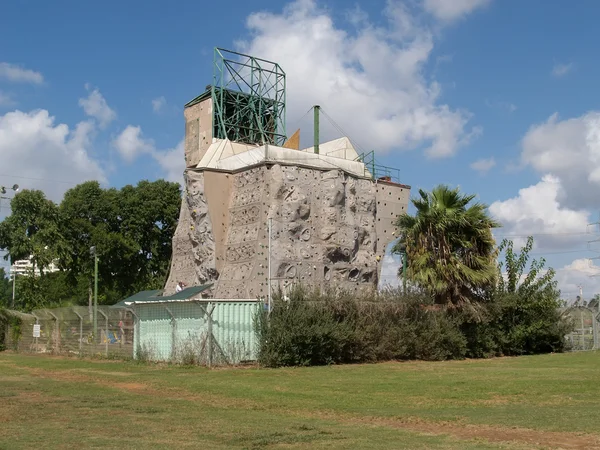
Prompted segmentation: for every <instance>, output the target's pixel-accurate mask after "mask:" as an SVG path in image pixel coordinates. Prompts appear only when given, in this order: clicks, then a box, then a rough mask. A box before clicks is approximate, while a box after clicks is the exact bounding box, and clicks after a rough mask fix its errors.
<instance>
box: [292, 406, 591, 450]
mask: <svg viewBox="0 0 600 450" xmlns="http://www.w3.org/2000/svg"><path fill="white" fill-rule="evenodd" d="M306 414H308V416H309V417H313V418H315V417H318V418H321V419H324V420H333V421H336V422H341V423H346V424H352V425H362V426H374V427H390V428H396V429H402V430H406V431H412V432H417V433H423V434H430V435H449V436H452V437H454V438H458V439H462V440H478V439H479V440H485V441H488V442H498V443H501V442H505V443H508V442H512V443H518V444H528V445H533V446H537V447H543V448H555V449H575V450H593V449H600V436H594V435H589V434H583V433H561V432H554V431H538V430H531V429H527V428H516V427H515V428H506V427H494V426H488V425H473V424H466V423H460V422H431V421H427V420H423V419H420V418H417V417H408V418H398V419H393V418H383V417H353V416H346V415H344V414H339V413H337V412H335V413H332V412H326V413H319V412H304V413H303V414H302V416H303V417H307V415H306Z"/></svg>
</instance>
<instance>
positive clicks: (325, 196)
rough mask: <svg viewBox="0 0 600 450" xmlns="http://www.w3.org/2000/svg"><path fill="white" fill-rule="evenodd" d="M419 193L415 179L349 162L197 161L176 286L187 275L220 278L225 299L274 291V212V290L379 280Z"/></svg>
mask: <svg viewBox="0 0 600 450" xmlns="http://www.w3.org/2000/svg"><path fill="white" fill-rule="evenodd" d="M208 180H210V183H209V181H208ZM409 193H410V189H409V188H408V187H407V186H401V185H396V184H393V183H375V182H374V181H373V180H370V179H363V178H357V177H355V176H352V175H348V174H347V173H345V172H343V171H341V170H330V171H323V170H319V169H310V168H301V167H297V166H293V165H280V164H269V165H267V164H263V165H260V166H257V167H253V168H249V169H247V170H244V171H241V172H238V173H235V174H230V173H223V172H209V171H205V172H204V171H198V170H197V169H195V170H192V169H188V170H187V172H186V193H185V198H184V201H183V204H182V212H181V219H180V223H179V225H178V229H177V232H176V234H175V237H174V255H173V262H172V268H171V274H170V277H169V281H168V283H167V286H166V289H167V291H170V290H174V288H175V284H176V283H177V281H184V282H186V283H187V284H189V285H192V284H198V283H206V282H211V281H216V285H215V289H214V296H215V297H216V298H257V297H266V296H267V280H268V269H267V264H268V232H267V231H268V218H269V217H271V218H272V219H273V222H272V238H271V274H272V276H271V278H272V285H273V289H277V288H278V287H279V286H280V287H282V288H285V287H286V286H289V285H291V284H293V283H295V282H301V283H303V284H304V285H307V286H317V287H321V288H323V287H326V286H336V287H341V288H344V289H348V290H353V291H358V290H365V289H367V290H369V289H374V288H375V287H376V285H377V280H378V277H379V270H380V267H379V260H381V259H382V256H383V253H384V252H385V247H386V246H387V244H389V243H390V242H391V241H392V240H393V239H394V238H395V236H396V235H395V233H394V225H393V222H394V219H395V217H396V216H397V215H398V214H400V213H402V212H403V211H404V210H405V208H406V206H407V203H408V196H409ZM378 256H379V258H378Z"/></svg>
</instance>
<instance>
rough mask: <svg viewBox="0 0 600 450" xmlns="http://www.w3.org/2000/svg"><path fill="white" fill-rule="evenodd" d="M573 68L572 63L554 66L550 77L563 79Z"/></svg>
mask: <svg viewBox="0 0 600 450" xmlns="http://www.w3.org/2000/svg"><path fill="white" fill-rule="evenodd" d="M573 67H574V65H573V63H569V64H554V67H553V68H552V75H554V76H555V77H556V78H561V77H564V76H565V75H567V74H568V73H569V72H571V71H572V70H573Z"/></svg>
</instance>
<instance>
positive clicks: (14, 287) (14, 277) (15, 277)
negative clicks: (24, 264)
mask: <svg viewBox="0 0 600 450" xmlns="http://www.w3.org/2000/svg"><path fill="white" fill-rule="evenodd" d="M10 270H11V272H12V282H13V297H12V308H13V309H14V308H15V291H16V286H15V283H16V279H17V274H16V273H15V265H14V264H13V266H12V267H11V268H10Z"/></svg>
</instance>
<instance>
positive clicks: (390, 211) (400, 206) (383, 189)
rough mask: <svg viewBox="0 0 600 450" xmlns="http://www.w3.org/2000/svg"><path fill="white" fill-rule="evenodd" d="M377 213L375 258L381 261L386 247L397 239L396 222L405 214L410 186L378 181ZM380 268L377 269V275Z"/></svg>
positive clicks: (376, 188)
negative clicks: (377, 257)
mask: <svg viewBox="0 0 600 450" xmlns="http://www.w3.org/2000/svg"><path fill="white" fill-rule="evenodd" d="M375 190H376V200H377V212H376V227H375V229H376V233H377V256H379V258H380V259H381V260H383V255H384V254H385V250H386V248H387V246H388V245H389V244H390V243H391V242H393V241H395V240H396V239H397V238H398V229H397V227H396V220H397V219H398V216H399V215H400V214H402V213H405V212H406V209H407V208H408V202H409V200H410V186H406V185H402V184H396V183H391V182H387V181H378V182H377V184H376V187H375ZM380 274H381V267H380V268H379V275H380Z"/></svg>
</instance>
